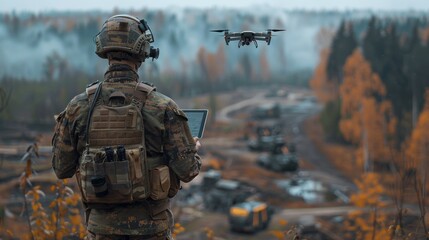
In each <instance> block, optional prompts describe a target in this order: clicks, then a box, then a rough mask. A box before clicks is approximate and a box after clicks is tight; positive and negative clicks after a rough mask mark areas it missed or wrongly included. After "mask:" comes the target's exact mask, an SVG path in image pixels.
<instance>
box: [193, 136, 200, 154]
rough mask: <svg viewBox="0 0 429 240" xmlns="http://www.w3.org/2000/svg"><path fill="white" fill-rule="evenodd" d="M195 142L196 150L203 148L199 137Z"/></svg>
mask: <svg viewBox="0 0 429 240" xmlns="http://www.w3.org/2000/svg"><path fill="white" fill-rule="evenodd" d="M194 141H195V148H196V149H197V151H198V149H200V147H201V143H200V139H199V138H198V137H194Z"/></svg>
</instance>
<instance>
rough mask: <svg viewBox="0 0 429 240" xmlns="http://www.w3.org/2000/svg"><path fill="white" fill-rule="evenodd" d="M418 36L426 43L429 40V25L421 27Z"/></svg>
mask: <svg viewBox="0 0 429 240" xmlns="http://www.w3.org/2000/svg"><path fill="white" fill-rule="evenodd" d="M420 36H421V39H422V41H423V42H424V43H427V42H428V41H429V27H427V28H425V29H422V30H421V31H420Z"/></svg>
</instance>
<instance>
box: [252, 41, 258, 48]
mask: <svg viewBox="0 0 429 240" xmlns="http://www.w3.org/2000/svg"><path fill="white" fill-rule="evenodd" d="M253 43H254V44H255V47H256V48H258V41H257V40H256V39H253Z"/></svg>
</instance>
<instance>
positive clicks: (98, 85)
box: [85, 83, 103, 148]
mask: <svg viewBox="0 0 429 240" xmlns="http://www.w3.org/2000/svg"><path fill="white" fill-rule="evenodd" d="M102 85H103V83H99V84H96V85H93V86H90V87H88V88H87V89H86V94H87V95H88V102H89V101H90V99H91V96H92V94H93V93H94V91H92V93H90V91H89V90H91V88H93V89H95V87H96V89H97V90H95V96H94V99H92V101H91V106H90V107H89V111H88V117H87V119H86V129H85V144H86V147H87V148H88V147H89V141H88V140H89V139H88V135H89V124H90V123H91V116H92V112H93V111H94V107H95V104H96V103H97V98H98V96H99V95H100V92H101V88H102Z"/></svg>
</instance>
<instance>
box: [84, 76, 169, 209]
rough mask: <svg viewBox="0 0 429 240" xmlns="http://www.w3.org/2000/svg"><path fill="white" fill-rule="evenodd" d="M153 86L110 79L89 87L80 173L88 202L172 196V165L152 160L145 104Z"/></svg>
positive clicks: (124, 201)
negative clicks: (143, 114)
mask: <svg viewBox="0 0 429 240" xmlns="http://www.w3.org/2000/svg"><path fill="white" fill-rule="evenodd" d="M153 89H154V88H153V87H150V86H148V85H146V84H143V83H136V84H134V85H131V83H110V82H105V83H100V84H97V85H93V86H91V87H88V88H87V89H86V93H87V95H88V102H89V104H90V110H89V113H88V119H87V131H86V132H85V133H86V134H87V135H86V137H85V139H86V148H85V151H84V152H83V154H82V156H81V158H80V160H79V163H80V164H79V170H78V171H77V174H76V176H77V179H78V184H79V187H80V189H81V192H82V198H83V201H84V202H85V203H87V204H88V205H91V204H95V205H97V204H124V203H132V202H138V201H144V200H146V199H148V198H151V199H153V200H162V199H166V198H167V197H168V192H169V188H170V176H169V174H170V173H169V168H168V166H166V165H164V164H163V163H162V162H161V161H155V162H148V158H147V154H146V147H145V137H144V124H145V123H144V121H143V120H144V119H143V117H142V113H141V109H142V107H143V106H144V104H145V101H146V98H147V96H148V94H149V93H150V92H151V91H152V90H153ZM100 94H101V98H100Z"/></svg>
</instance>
